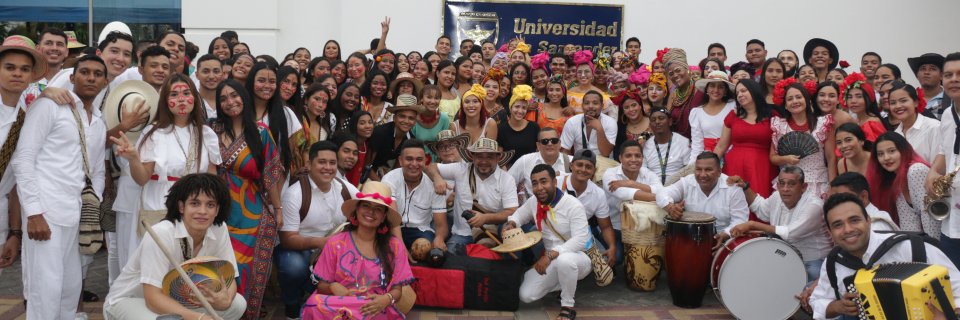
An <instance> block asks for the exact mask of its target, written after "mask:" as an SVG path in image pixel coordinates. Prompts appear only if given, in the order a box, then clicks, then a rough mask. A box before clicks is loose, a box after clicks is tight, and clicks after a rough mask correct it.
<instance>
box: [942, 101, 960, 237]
mask: <svg viewBox="0 0 960 320" xmlns="http://www.w3.org/2000/svg"><path fill="white" fill-rule="evenodd" d="M955 106H956V102H954V106H951V107H949V108H948V109H946V110H944V111H943V116H942V117H941V118H940V136H939V137H938V140H937V141H939V144H938V145H939V149H938V150H937V154H942V155H943V160H944V163H945V164H946V166H945V167H946V172H945V173H946V174H949V173H950V172H953V170H955V169H956V168H957V167H960V157H958V156H957V155H956V154H955V153H954V152H953V141H954V139H956V138H957V137H956V135H957V133H956V130H957V123H956V120H954V118H953V114H951V112H954V113H955V112H956V107H955ZM949 201H950V202H951V203H953V204H954V205H951V206H950V214H949V215H947V219H946V220H943V223H941V224H940V231H941V234H943V235H945V236H947V237H948V238H952V239H960V208H957V206H956V205H955V204H957V203H958V202H960V178H958V177H955V178H954V179H953V189H951V190H950V200H949Z"/></svg>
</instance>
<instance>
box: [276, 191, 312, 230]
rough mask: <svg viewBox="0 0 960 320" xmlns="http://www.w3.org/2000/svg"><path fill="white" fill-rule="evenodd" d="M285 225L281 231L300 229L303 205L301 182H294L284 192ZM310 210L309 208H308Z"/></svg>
mask: <svg viewBox="0 0 960 320" xmlns="http://www.w3.org/2000/svg"><path fill="white" fill-rule="evenodd" d="M282 197H283V199H282V200H283V227H281V228H280V231H288V232H299V231H300V207H301V206H302V205H303V191H302V187H301V186H300V182H297V183H294V184H293V185H292V186H290V187H289V188H287V190H285V191H284V192H283V195H282ZM308 210H309V209H308Z"/></svg>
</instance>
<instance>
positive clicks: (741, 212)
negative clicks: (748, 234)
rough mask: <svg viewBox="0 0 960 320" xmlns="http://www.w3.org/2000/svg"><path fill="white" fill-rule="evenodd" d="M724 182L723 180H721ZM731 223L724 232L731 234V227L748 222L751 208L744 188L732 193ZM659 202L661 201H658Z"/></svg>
mask: <svg viewBox="0 0 960 320" xmlns="http://www.w3.org/2000/svg"><path fill="white" fill-rule="evenodd" d="M721 183H722V182H721ZM729 197H730V225H728V226H727V228H726V229H724V230H723V232H726V233H727V234H730V229H733V227H736V226H737V225H740V224H741V223H744V222H747V216H748V215H749V214H750V210H748V209H747V198H746V196H744V195H743V190H740V188H736V190H734V192H731V193H730V196H729ZM658 202H659V201H658Z"/></svg>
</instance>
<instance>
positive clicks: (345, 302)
mask: <svg viewBox="0 0 960 320" xmlns="http://www.w3.org/2000/svg"><path fill="white" fill-rule="evenodd" d="M390 251H391V252H393V253H394V257H393V276H392V277H390V280H389V281H387V280H386V278H387V277H386V275H385V274H384V270H383V268H381V261H380V260H379V259H378V258H377V257H366V256H363V255H362V254H361V253H360V250H358V249H357V245H356V243H354V241H353V236H352V235H351V233H350V232H348V231H345V232H341V233H339V234H337V235H335V236H333V237H331V238H330V239H329V240H327V244H326V245H325V246H324V247H323V252H322V253H321V254H320V258H319V259H318V260H317V264H316V265H315V266H314V267H313V275H314V276H315V277H316V278H317V280H319V281H323V282H328V283H339V284H341V285H343V286H344V287H346V288H347V289H349V290H350V293H351V294H352V295H349V296H332V295H323V294H319V293H317V292H316V291H314V293H313V294H311V295H310V297H309V298H307V302H306V304H305V305H304V306H303V315H302V317H303V319H344V320H346V319H406V315H404V314H403V313H401V312H400V310H398V309H397V307H396V305H390V306H389V307H387V309H386V310H385V311H384V312H383V313H381V314H378V315H376V316H373V317H364V316H363V314H362V313H361V312H360V308H361V307H363V305H365V304H367V303H369V302H370V300H367V299H366V298H364V297H365V296H366V295H367V294H378V295H381V294H385V293H387V292H388V291H390V289H392V288H393V287H394V286H404V285H408V284H411V283H413V281H414V280H415V278H414V277H413V272H412V271H411V270H410V264H409V262H408V260H407V250H406V249H405V248H404V246H403V241H401V240H400V239H397V238H393V237H391V238H390Z"/></svg>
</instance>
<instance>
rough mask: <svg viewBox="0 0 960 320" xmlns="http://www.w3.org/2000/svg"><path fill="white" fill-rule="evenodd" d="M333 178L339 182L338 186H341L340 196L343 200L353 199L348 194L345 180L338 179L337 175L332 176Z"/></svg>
mask: <svg viewBox="0 0 960 320" xmlns="http://www.w3.org/2000/svg"><path fill="white" fill-rule="evenodd" d="M333 180H337V182H339V183H340V186H341V188H340V196H341V197H343V201H344V202H346V201H347V200H350V199H353V197H351V196H350V190H347V183H346V182H343V180H340V178H337V177H334V178H333Z"/></svg>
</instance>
